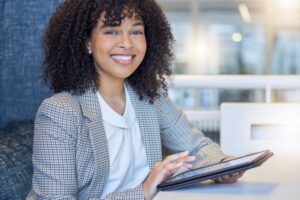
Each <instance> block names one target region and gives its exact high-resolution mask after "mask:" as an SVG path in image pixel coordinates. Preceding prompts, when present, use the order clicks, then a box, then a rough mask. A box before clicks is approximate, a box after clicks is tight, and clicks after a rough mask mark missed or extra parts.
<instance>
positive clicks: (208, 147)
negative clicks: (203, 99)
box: [27, 0, 238, 200]
mask: <svg viewBox="0 0 300 200" xmlns="http://www.w3.org/2000/svg"><path fill="white" fill-rule="evenodd" d="M172 44H173V36H172V33H171V31H170V26H169V24H168V22H167V20H166V17H165V15H164V14H163V12H162V10H161V9H160V7H159V6H158V5H157V4H156V2H155V1H153V0H140V1H137V0H66V1H64V3H62V5H61V6H60V7H59V8H58V10H57V11H56V12H55V13H54V15H53V17H52V18H51V20H50V24H49V26H48V28H47V30H46V35H45V40H44V49H45V71H44V75H45V79H46V81H48V83H49V84H50V87H51V88H52V89H53V90H54V92H55V93H56V94H55V95H54V96H52V97H50V98H48V99H46V100H45V101H44V102H43V103H42V105H41V106H40V108H39V110H38V113H37V114H36V120H35V130H34V144H33V157H32V159H33V181H32V190H31V192H30V194H29V195H28V197H27V199H30V200H31V199H73V200H75V199H79V200H83V199H106V200H109V199H128V200H129V199H140V200H145V199H146V200H150V199H152V198H153V197H154V196H155V195H156V193H157V192H158V191H157V186H158V185H159V184H160V183H161V182H162V181H164V180H165V179H166V178H168V177H170V176H172V175H173V174H174V173H176V172H177V171H178V170H186V169H190V168H192V167H193V163H192V162H194V161H195V160H196V161H195V164H196V165H197V166H201V165H202V166H203V165H207V164H212V163H216V162H220V161H221V160H222V159H224V158H226V156H225V155H224V154H223V152H222V151H221V150H220V148H219V146H218V145H217V144H215V143H213V142H212V141H211V140H210V139H208V138H206V137H205V136H204V135H203V134H202V133H201V132H200V131H198V130H195V129H193V127H191V125H190V124H189V123H188V122H187V120H186V117H185V115H184V114H183V113H182V112H181V111H180V110H179V109H178V108H177V107H176V106H175V105H174V103H172V102H171V100H170V99H169V98H168V95H167V87H166V86H167V85H166V82H165V78H164V77H165V76H169V75H170V74H171V70H170V62H171V59H172ZM162 147H164V148H166V149H167V150H168V152H170V153H171V155H168V156H166V157H165V158H164V159H163V155H162ZM237 178H238V176H232V177H230V176H228V177H224V179H221V180H220V182H227V183H231V182H235V181H236V180H237Z"/></svg>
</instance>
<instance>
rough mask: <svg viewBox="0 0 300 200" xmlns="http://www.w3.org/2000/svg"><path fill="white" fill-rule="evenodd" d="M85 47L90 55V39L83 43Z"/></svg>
mask: <svg viewBox="0 0 300 200" xmlns="http://www.w3.org/2000/svg"><path fill="white" fill-rule="evenodd" d="M85 46H86V48H87V51H88V53H89V54H92V45H91V40H90V39H87V40H86V41H85Z"/></svg>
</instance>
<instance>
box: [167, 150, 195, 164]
mask: <svg viewBox="0 0 300 200" xmlns="http://www.w3.org/2000/svg"><path fill="white" fill-rule="evenodd" d="M188 154H189V152H188V151H184V152H181V153H176V154H172V155H169V156H167V157H166V158H165V159H164V160H163V162H164V163H167V162H174V161H177V160H179V159H181V158H184V157H187V156H188Z"/></svg>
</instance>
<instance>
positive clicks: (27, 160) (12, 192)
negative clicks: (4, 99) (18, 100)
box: [0, 120, 34, 200]
mask: <svg viewBox="0 0 300 200" xmlns="http://www.w3.org/2000/svg"><path fill="white" fill-rule="evenodd" d="M33 126H34V122H33V120H21V121H14V122H11V123H9V124H8V125H6V126H5V127H4V128H2V129H1V130H0V200H24V199H25V198H26V196H27V194H28V192H29V191H30V188H31V179H32V158H31V155H32V140H33Z"/></svg>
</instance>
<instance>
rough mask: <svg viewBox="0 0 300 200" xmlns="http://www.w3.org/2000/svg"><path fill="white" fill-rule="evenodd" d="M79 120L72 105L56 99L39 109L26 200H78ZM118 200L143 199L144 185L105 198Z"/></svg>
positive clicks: (47, 101)
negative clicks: (30, 186) (31, 170)
mask: <svg viewBox="0 0 300 200" xmlns="http://www.w3.org/2000/svg"><path fill="white" fill-rule="evenodd" d="M77 115H78V114H77ZM78 118H79V117H78V116H76V113H75V111H72V108H71V106H68V104H67V103H64V102H60V101H57V99H56V100H55V98H54V99H53V98H50V99H47V100H45V101H44V102H43V103H42V105H41V106H40V108H39V110H38V112H37V115H36V120H35V130H34V144H33V155H32V160H33V166H34V173H33V179H32V191H31V192H30V193H29V195H28V197H27V200H76V199H78V187H77V175H76V155H75V152H76V138H77V133H78V130H79V128H80V127H78V126H79V125H78V124H80V122H79V121H78V120H79V119H78ZM99 181H100V180H99ZM89 199H91V198H89ZM92 199H94V200H96V199H98V200H100V198H92ZM117 199H120V200H121V199H125V200H126V199H128V200H129V199H138V200H144V193H143V190H142V185H140V186H138V187H136V188H133V189H128V190H125V191H123V192H113V193H110V194H108V195H107V196H106V197H105V198H103V200H117Z"/></svg>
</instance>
